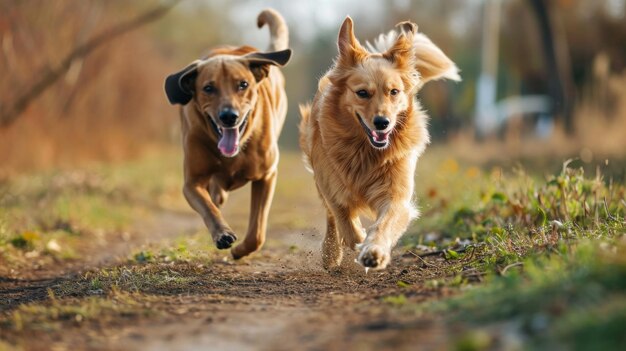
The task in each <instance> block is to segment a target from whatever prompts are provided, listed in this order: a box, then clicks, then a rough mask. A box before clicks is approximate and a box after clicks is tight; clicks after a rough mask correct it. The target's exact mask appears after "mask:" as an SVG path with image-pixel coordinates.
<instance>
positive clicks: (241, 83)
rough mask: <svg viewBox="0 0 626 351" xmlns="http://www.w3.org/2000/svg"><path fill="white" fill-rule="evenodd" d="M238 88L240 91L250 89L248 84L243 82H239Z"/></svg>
mask: <svg viewBox="0 0 626 351" xmlns="http://www.w3.org/2000/svg"><path fill="white" fill-rule="evenodd" d="M237 88H238V89H239V91H242V90H246V89H247V88H248V82H246V81H245V80H242V81H241V82H239V86H238V87H237Z"/></svg>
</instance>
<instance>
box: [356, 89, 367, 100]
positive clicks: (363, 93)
mask: <svg viewBox="0 0 626 351" xmlns="http://www.w3.org/2000/svg"><path fill="white" fill-rule="evenodd" d="M356 96H358V97H360V98H361V99H367V98H368V97H370V94H369V93H368V92H367V90H364V89H361V90H359V91H357V92H356Z"/></svg>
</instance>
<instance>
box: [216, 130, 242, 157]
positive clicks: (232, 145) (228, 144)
mask: <svg viewBox="0 0 626 351" xmlns="http://www.w3.org/2000/svg"><path fill="white" fill-rule="evenodd" d="M217 148H218V149H220V151H221V152H222V155H224V156H228V157H232V156H234V155H235V154H236V153H237V151H239V128H224V129H222V138H221V139H220V141H219V143H218V144H217Z"/></svg>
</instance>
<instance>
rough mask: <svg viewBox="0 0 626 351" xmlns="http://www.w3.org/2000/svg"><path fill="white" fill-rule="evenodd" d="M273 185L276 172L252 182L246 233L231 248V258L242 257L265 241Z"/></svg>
mask: <svg viewBox="0 0 626 351" xmlns="http://www.w3.org/2000/svg"><path fill="white" fill-rule="evenodd" d="M275 187H276V172H272V173H270V174H269V175H267V176H266V177H265V178H264V179H260V180H255V181H253V182H252V200H251V201H250V224H249V225H248V233H247V234H246V238H245V239H244V240H243V242H242V243H241V244H239V245H237V246H235V247H234V248H233V249H232V250H231V253H232V255H233V258H235V259H239V258H242V257H244V256H247V255H249V254H251V253H252V252H254V251H257V250H258V249H260V248H261V246H263V243H264V242H265V231H266V230H267V216H268V215H269V212H270V206H271V204H272V198H273V197H274V188H275Z"/></svg>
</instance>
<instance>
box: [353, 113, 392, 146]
mask: <svg viewBox="0 0 626 351" xmlns="http://www.w3.org/2000/svg"><path fill="white" fill-rule="evenodd" d="M356 116H357V118H358V119H359V122H361V126H362V127H363V129H364V130H365V134H367V138H368V139H369V141H370V144H372V146H373V147H375V148H376V149H384V148H386V147H387V146H389V135H391V130H389V131H386V132H379V131H376V130H371V129H370V128H369V127H368V126H367V124H365V122H364V121H363V118H361V116H360V115H359V114H358V113H357V114H356Z"/></svg>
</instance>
